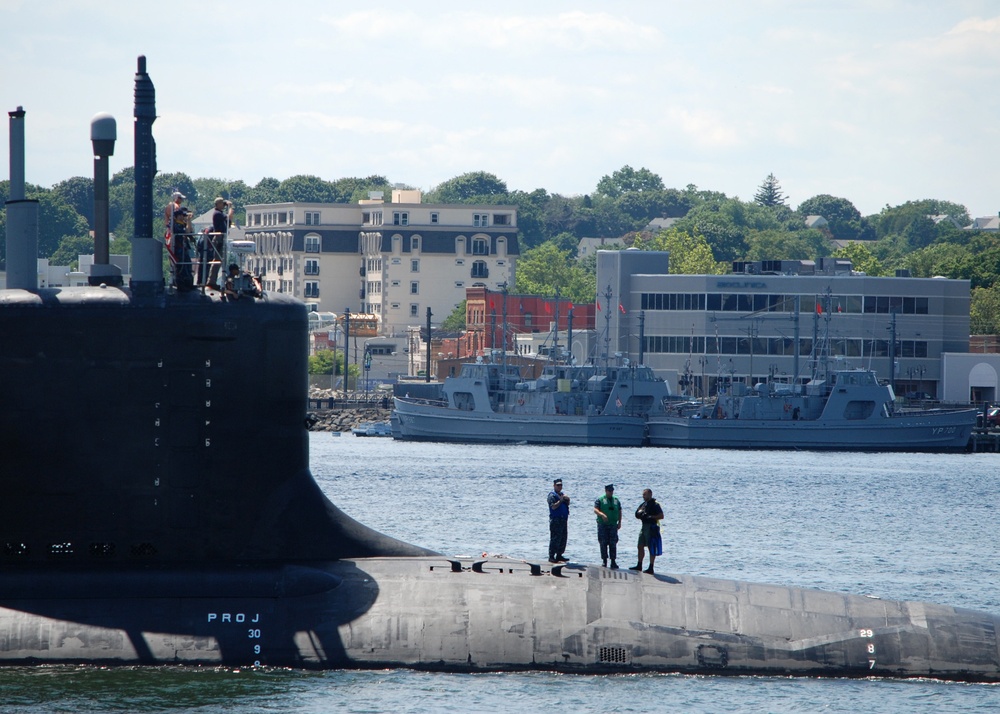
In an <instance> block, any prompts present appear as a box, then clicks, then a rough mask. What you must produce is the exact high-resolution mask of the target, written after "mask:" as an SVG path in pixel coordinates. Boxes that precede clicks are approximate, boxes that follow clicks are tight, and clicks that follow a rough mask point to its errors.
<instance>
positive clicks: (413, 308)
mask: <svg viewBox="0 0 1000 714" xmlns="http://www.w3.org/2000/svg"><path fill="white" fill-rule="evenodd" d="M419 314H420V306H419V305H417V303H415V302H414V303H410V317H417V316H419Z"/></svg>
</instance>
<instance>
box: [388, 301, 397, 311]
mask: <svg viewBox="0 0 1000 714" xmlns="http://www.w3.org/2000/svg"><path fill="white" fill-rule="evenodd" d="M389 309H390V310H398V309H399V303H398V302H391V303H389Z"/></svg>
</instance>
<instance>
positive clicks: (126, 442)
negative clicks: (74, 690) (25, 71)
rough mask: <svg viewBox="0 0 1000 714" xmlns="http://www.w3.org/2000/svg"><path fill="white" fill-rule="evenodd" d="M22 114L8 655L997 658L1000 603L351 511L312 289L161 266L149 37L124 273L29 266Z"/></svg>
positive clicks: (8, 424) (948, 673) (166, 658)
mask: <svg viewBox="0 0 1000 714" xmlns="http://www.w3.org/2000/svg"><path fill="white" fill-rule="evenodd" d="M9 117H10V124H11V130H10V133H11V146H12V151H11V198H10V200H9V201H8V202H7V211H8V285H7V288H6V289H4V290H2V291H0V335H2V339H0V494H2V497H0V665H19V666H23V665H51V664H60V663H63V664H90V665H102V666H104V665H107V666H113V665H123V666H125V665H127V666H135V665H202V666H228V667H250V666H261V667H292V668H303V669H330V668H338V669H351V668H386V667H405V668H415V669H423V670H433V671H453V672H479V671H524V670H548V671H558V672H566V673H618V672H679V673H689V674H718V675H780V676H789V675H798V676H823V677H872V676H875V677H894V678H913V677H930V678H939V679H945V680H958V681H968V682H998V681H1000V650H998V643H997V630H998V629H1000V617H998V616H997V615H994V614H990V613H984V612H977V611H973V610H968V609H960V608H954V607H948V606H945V605H938V604H933V603H924V602H908V601H892V600H882V599H876V598H870V597H865V596H859V595H851V594H845V593H835V592H825V591H820V590H815V589H807V588H798V587H785V586H780V585H768V584H759V583H747V582H741V581H735V580H724V579H716V578H706V577H695V576H684V575H669V576H668V575H660V574H657V575H651V574H646V573H636V572H633V571H624V570H611V569H608V568H604V567H595V566H591V565H587V564H575V563H566V564H551V563H547V562H544V563H533V562H530V561H521V560H516V559H511V558H505V557H482V558H466V557H450V556H447V555H443V554H440V553H436V552H433V551H430V550H428V549H426V548H422V547H419V546H416V545H412V544H409V543H405V542H402V541H400V540H397V539H394V538H392V537H390V536H388V535H385V534H382V533H379V532H377V531H375V530H373V529H371V528H368V527H366V526H364V525H362V524H361V523H358V522H357V521H355V520H353V519H351V518H350V517H348V516H347V515H346V514H344V513H343V512H342V511H341V510H340V509H338V508H337V507H336V506H335V505H334V504H333V503H332V502H331V501H330V500H329V499H328V498H327V497H326V496H325V495H324V494H323V492H322V491H321V490H320V488H319V487H318V485H317V483H316V482H315V480H314V479H313V477H312V475H311V474H310V471H309V463H308V431H307V429H306V427H305V424H304V421H305V417H306V411H307V404H306V395H307V389H306V387H307V369H306V367H307V361H306V360H307V342H306V335H307V318H306V309H305V306H304V305H303V304H302V303H300V302H299V301H297V300H295V299H294V298H292V297H289V296H287V295H284V294H279V293H264V294H261V295H256V296H246V297H244V298H241V299H239V300H230V299H227V298H226V296H224V295H222V294H220V293H219V292H217V291H213V290H206V291H201V290H177V289H175V287H174V286H172V285H169V284H167V283H168V282H169V281H165V280H164V277H163V275H164V271H163V244H162V242H161V240H160V239H159V238H158V237H155V236H154V230H155V229H154V226H155V225H158V222H157V220H156V218H157V217H158V216H157V215H156V212H155V211H154V208H153V188H152V187H153V176H154V175H155V173H156V151H155V142H154V140H153V135H152V125H153V122H154V120H155V118H156V111H155V91H154V88H153V84H152V81H151V79H150V77H149V75H148V73H147V71H146V60H145V57H139V60H138V67H137V72H136V75H135V109H134V126H135V132H134V133H135V139H134V142H135V147H134V150H135V159H134V160H135V199H134V201H135V204H134V206H135V235H134V236H133V239H132V240H133V261H134V263H133V265H134V268H133V272H132V279H131V281H130V283H129V285H128V286H125V285H123V284H121V280H120V279H119V280H115V278H116V276H115V275H114V271H113V270H111V269H110V267H109V266H107V265H106V244H105V245H104V246H99V245H95V273H94V274H92V276H91V280H90V283H91V284H90V285H87V286H81V287H72V288H39V287H38V285H37V276H36V269H35V253H36V252H37V251H36V249H35V247H34V245H33V243H36V242H37V237H36V236H37V215H38V214H37V204H36V203H34V202H33V201H32V200H31V199H29V198H26V197H25V194H24V166H23V162H24V148H23V147H24V141H23V136H24V131H25V128H24V127H25V121H26V118H25V112H24V111H23V110H21V109H20V108H19V109H18V110H17V111H14V112H10V114H9ZM105 119H106V117H105ZM98 127H99V128H98V130H97V131H95V132H92V138H94V147H95V173H99V172H98V171H97V167H98V166H99V165H100V166H102V167H103V168H104V170H105V172H106V159H107V156H109V155H110V152H111V151H113V146H109V144H113V141H112V140H111V139H112V137H111V135H112V134H113V131H110V132H109V130H108V129H109V127H108V124H107V122H106V121H104V122H101V123H99V124H98ZM97 183H100V181H95V206H96V207H97V209H98V212H100V209H101V208H102V204H101V201H102V196H103V200H104V201H106V194H103V192H102V189H101V187H100V186H98V185H96V184H97ZM103 208H104V210H106V203H105V204H104V205H103ZM101 222H102V221H101V219H100V218H97V219H96V223H97V224H98V225H100V224H101ZM104 226H105V228H106V222H105V223H104ZM100 233H101V231H100V230H97V231H95V240H97V241H100V240H101V236H100ZM33 234H34V236H35V237H33ZM105 239H106V236H105ZM102 256H103V261H104V262H102ZM98 265H102V266H104V267H102V268H98V267H97V266H98ZM247 384H254V385H256V387H255V390H254V392H253V394H252V395H251V396H250V397H248V396H247V394H246V389H245V385H247ZM248 399H250V402H249V403H248V402H247V400H248ZM249 453H252V457H249V456H248V454H249Z"/></svg>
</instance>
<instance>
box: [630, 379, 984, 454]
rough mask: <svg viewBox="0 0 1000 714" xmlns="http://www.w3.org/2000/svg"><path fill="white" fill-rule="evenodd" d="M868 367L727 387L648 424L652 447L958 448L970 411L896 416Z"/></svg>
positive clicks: (968, 428) (887, 392)
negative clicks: (798, 381) (703, 402)
mask: <svg viewBox="0 0 1000 714" xmlns="http://www.w3.org/2000/svg"><path fill="white" fill-rule="evenodd" d="M895 401H896V399H895V394H894V393H893V390H892V388H891V387H890V386H888V385H885V384H880V383H879V381H878V379H877V378H876V375H875V373H874V372H873V371H871V370H868V369H836V370H832V371H830V372H829V373H828V376H827V378H825V379H813V380H810V381H809V382H807V383H806V384H804V385H798V386H793V385H786V384H778V383H770V384H758V385H757V386H756V387H755V388H754V389H752V390H750V389H747V387H746V385H743V384H739V383H737V384H733V385H731V386H730V387H729V388H728V389H727V390H725V391H724V392H723V393H721V394H719V396H718V398H717V399H716V400H715V402H714V403H713V404H711V405H710V406H708V407H706V408H702V409H695V410H692V409H690V408H689V409H687V410H686V411H684V410H682V409H680V408H678V409H676V410H675V411H674V412H673V413H672V414H667V415H664V416H654V417H651V418H650V419H649V422H648V427H649V443H650V445H652V446H676V447H684V448H715V449H809V450H825V451H933V452H938V451H942V452H943V451H964V450H965V449H966V447H967V446H968V444H969V438H970V436H971V435H972V429H973V427H974V426H975V425H976V410H974V409H925V410H913V411H899V410H897V409H896V408H895Z"/></svg>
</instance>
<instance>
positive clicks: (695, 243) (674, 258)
mask: <svg viewBox="0 0 1000 714" xmlns="http://www.w3.org/2000/svg"><path fill="white" fill-rule="evenodd" d="M637 247H639V246H638V245H637ZM641 247H642V249H643V250H665V251H667V252H669V253H670V272H671V273H672V274H673V273H676V274H681V275H722V274H723V273H725V272H726V270H727V266H726V264H725V263H719V262H717V261H716V260H715V258H714V256H713V255H712V249H711V248H710V247H709V245H708V241H706V240H705V237H704V236H703V235H701V234H699V233H694V234H693V235H692V234H690V233H687V232H685V231H681V230H677V229H676V228H670V229H668V230H665V231H660V232H659V233H657V234H656V235H655V236H653V237H652V238H651V239H650V240H649V241H644V242H643V243H642V244H641Z"/></svg>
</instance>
